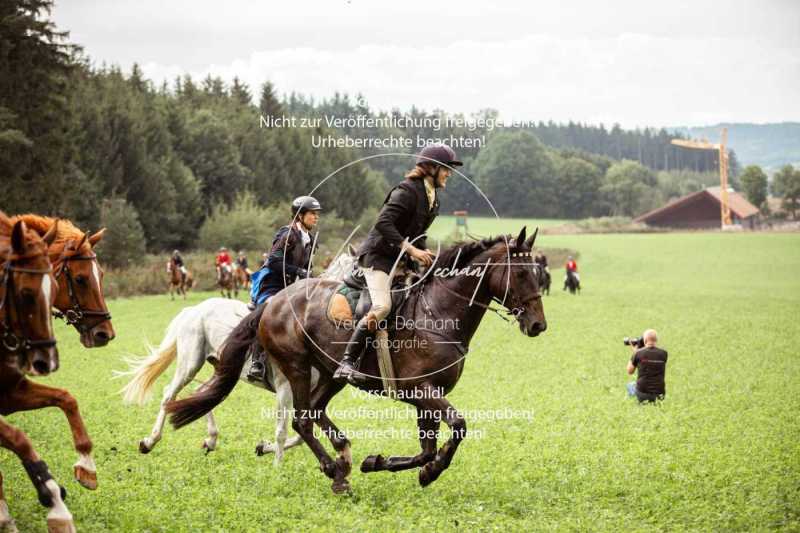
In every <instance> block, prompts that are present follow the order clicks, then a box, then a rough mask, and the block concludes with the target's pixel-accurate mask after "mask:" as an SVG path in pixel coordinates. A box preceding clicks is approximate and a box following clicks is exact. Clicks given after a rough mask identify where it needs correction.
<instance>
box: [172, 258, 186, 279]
mask: <svg viewBox="0 0 800 533" xmlns="http://www.w3.org/2000/svg"><path fill="white" fill-rule="evenodd" d="M172 263H173V264H174V265H175V268H177V269H178V270H180V272H181V280H182V281H186V267H185V266H184V264H183V257H181V253H180V252H179V251H178V250H173V251H172Z"/></svg>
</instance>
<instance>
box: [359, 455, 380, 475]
mask: <svg viewBox="0 0 800 533" xmlns="http://www.w3.org/2000/svg"><path fill="white" fill-rule="evenodd" d="M381 466H383V457H382V456H380V455H369V456H367V458H366V459H364V460H363V461H362V462H361V471H362V472H364V473H366V472H375V471H377V470H378V468H379V467H381Z"/></svg>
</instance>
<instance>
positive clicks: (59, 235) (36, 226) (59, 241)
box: [12, 213, 88, 256]
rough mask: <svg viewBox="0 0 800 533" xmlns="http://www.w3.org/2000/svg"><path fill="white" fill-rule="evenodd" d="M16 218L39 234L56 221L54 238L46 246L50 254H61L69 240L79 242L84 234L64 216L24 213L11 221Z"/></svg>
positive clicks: (13, 220) (85, 244)
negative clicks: (56, 226)
mask: <svg viewBox="0 0 800 533" xmlns="http://www.w3.org/2000/svg"><path fill="white" fill-rule="evenodd" d="M17 220H22V221H24V222H25V225H26V226H28V228H29V229H32V230H34V231H36V233H38V234H39V235H44V234H45V233H47V231H48V230H49V229H50V228H52V227H53V224H55V223H56V221H58V228H57V231H56V237H55V240H54V241H53V244H51V245H50V246H49V247H48V254H49V255H50V256H58V255H61V252H63V251H64V248H65V247H66V245H67V243H68V242H69V241H76V243H77V242H80V241H81V240H82V239H83V236H84V235H85V234H84V232H82V231H81V230H79V229H78V228H77V227H75V225H74V224H73V223H72V222H71V221H70V220H67V219H66V218H53V217H45V216H40V215H35V214H33V213H26V214H24V215H17V216H15V217H14V218H13V219H12V222H16V221H17ZM87 245H88V243H84V244H83V246H87Z"/></svg>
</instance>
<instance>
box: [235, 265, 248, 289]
mask: <svg viewBox="0 0 800 533" xmlns="http://www.w3.org/2000/svg"><path fill="white" fill-rule="evenodd" d="M234 266H235V268H236V269H235V270H234V271H233V275H234V276H235V277H236V284H237V285H238V286H239V287H241V288H242V290H244V291H249V290H250V274H249V273H248V270H247V269H246V268H244V267H243V266H242V265H240V264H239V263H238V262H237V263H234Z"/></svg>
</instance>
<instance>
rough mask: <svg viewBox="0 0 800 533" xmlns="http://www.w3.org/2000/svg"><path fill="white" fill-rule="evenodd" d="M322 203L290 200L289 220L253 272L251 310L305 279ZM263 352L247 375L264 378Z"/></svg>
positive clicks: (252, 377)
mask: <svg viewBox="0 0 800 533" xmlns="http://www.w3.org/2000/svg"><path fill="white" fill-rule="evenodd" d="M321 210H322V205H320V203H319V202H318V201H317V199H316V198H314V197H313V196H299V197H297V198H295V199H294V201H293V202H292V223H291V224H290V225H288V226H283V227H282V228H280V229H279V230H278V232H277V233H276V234H275V238H274V239H272V249H271V250H270V252H269V255H268V256H267V259H266V261H265V262H264V265H263V266H262V267H261V270H260V271H259V272H256V273H255V274H253V277H252V281H253V288H252V289H251V295H254V296H253V299H252V301H251V302H250V304H249V305H248V307H249V308H250V309H251V310H253V309H255V308H256V306H258V305H263V304H264V303H265V302H266V301H267V300H268V299H269V298H270V297H271V296H273V295H274V294H276V293H277V292H278V291H280V290H281V289H283V288H284V287H288V286H289V285H291V284H292V283H294V282H295V281H297V280H298V279H303V278H307V277H309V276H310V273H311V270H310V268H311V253H312V245H313V243H314V240H315V239H314V236H313V235H312V234H311V231H312V230H313V229H314V228H315V227H316V225H317V222H318V221H319V212H320V211H321ZM265 369H266V367H265V364H264V354H263V352H262V351H258V353H256V354H255V355H254V356H253V364H252V366H251V367H250V372H249V373H248V378H250V379H255V380H263V378H264V371H265Z"/></svg>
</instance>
